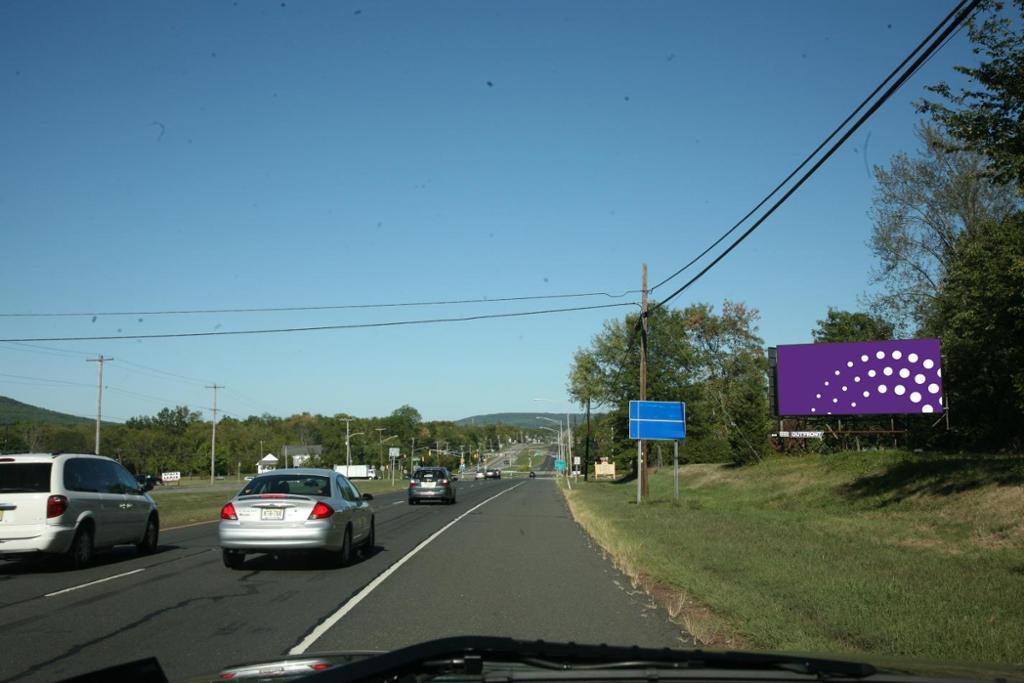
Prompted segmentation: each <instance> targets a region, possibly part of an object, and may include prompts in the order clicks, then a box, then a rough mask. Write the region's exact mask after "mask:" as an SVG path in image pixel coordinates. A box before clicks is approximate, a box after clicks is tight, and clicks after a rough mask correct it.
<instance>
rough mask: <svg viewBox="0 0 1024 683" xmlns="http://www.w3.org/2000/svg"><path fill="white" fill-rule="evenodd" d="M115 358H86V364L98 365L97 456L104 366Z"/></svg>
mask: <svg viewBox="0 0 1024 683" xmlns="http://www.w3.org/2000/svg"><path fill="white" fill-rule="evenodd" d="M109 360H114V359H113V358H104V357H103V354H102V353H101V354H100V355H99V357H97V358H86V359H85V362H86V363H96V369H97V370H98V372H97V378H96V448H95V449H94V450H93V452H94V453H96V455H99V454H100V422H101V420H100V418H101V417H102V415H103V364H104V363H106V362H107V361H109Z"/></svg>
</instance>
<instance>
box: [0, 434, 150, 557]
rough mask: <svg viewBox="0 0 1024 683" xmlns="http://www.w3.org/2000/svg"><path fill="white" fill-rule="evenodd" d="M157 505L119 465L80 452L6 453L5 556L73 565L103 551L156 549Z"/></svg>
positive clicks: (0, 551)
mask: <svg viewBox="0 0 1024 683" xmlns="http://www.w3.org/2000/svg"><path fill="white" fill-rule="evenodd" d="M159 535H160V517H159V514H158V513H157V508H156V503H155V502H153V499H152V498H150V497H149V494H148V493H146V491H144V490H143V488H142V486H141V485H140V484H139V483H138V482H137V481H136V480H135V477H134V476H132V474H131V473H130V472H129V471H128V470H126V469H125V468H124V467H122V466H121V465H120V464H119V463H118V462H117V461H115V460H111V459H110V458H105V457H102V456H96V455H85V454H77V453H54V454H49V453H23V454H18V455H0V559H8V558H11V557H16V556H21V555H34V554H47V555H56V556H63V557H64V558H66V560H67V563H68V564H69V565H70V566H71V567H73V568H76V569H77V568H79V567H83V566H85V565H87V564H89V563H90V562H91V561H92V558H93V555H94V553H95V551H96V549H101V548H110V547H112V546H115V545H123V544H134V545H135V546H136V547H137V548H138V551H139V553H140V554H149V553H152V552H154V551H155V550H156V547H157V541H158V538H159Z"/></svg>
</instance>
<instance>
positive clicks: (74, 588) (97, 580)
mask: <svg viewBox="0 0 1024 683" xmlns="http://www.w3.org/2000/svg"><path fill="white" fill-rule="evenodd" d="M144 571H146V568H145V567H143V568H142V569H133V570H131V571H130V572H124V573H123V574H114V575H113V576H108V577H107V578H105V579H96V580H95V581H90V582H89V583H83V584H81V585H80V586H72V587H71V588H64V589H63V590H59V591H54V592H52V593H47V594H45V595H44V596H43V597H44V598H52V597H53V596H55V595H61V594H62V593H70V592H71V591H76V590H78V589H79V588H88V587H89V586H95V585H96V584H98V583H106V582H107V581H113V580H114V579H120V578H122V577H125V576H131V575H132V574H138V573H139V572H144Z"/></svg>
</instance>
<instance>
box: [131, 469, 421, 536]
mask: <svg viewBox="0 0 1024 683" xmlns="http://www.w3.org/2000/svg"><path fill="white" fill-rule="evenodd" d="M206 483H207V487H208V486H209V480H208V479H207V481H206ZM238 483H239V487H238V488H239V489H240V488H241V483H242V482H238ZM355 485H356V488H357V489H359V492H360V493H371V494H374V495H376V494H379V493H387V492H389V491H398V490H402V489H404V488H405V487H406V482H405V481H404V480H396V481H395V486H394V487H392V486H391V480H390V479H389V480H386V481H384V480H378V481H356V482H355ZM173 488H174V485H173V484H172V485H170V486H167V487H166V488H165V487H158V488H156V489H154V490H153V491H150V495H152V496H153V499H154V500H156V503H157V506H158V507H159V510H160V526H161V527H162V528H164V529H169V528H170V527H175V526H182V525H185V524H196V523H198V522H210V521H214V520H217V519H218V518H219V517H218V516H219V513H220V509H221V507H222V506H223V505H224V503H226V502H228V501H229V500H231V498H232V497H233V496H234V495H235V493H236V490H235V489H230V490H220V491H210V490H203V489H202V487H196V490H195V491H192V490H186V491H182V492H180V493H179V492H174V491H171V489H173ZM183 488H185V487H183Z"/></svg>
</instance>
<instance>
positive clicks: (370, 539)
mask: <svg viewBox="0 0 1024 683" xmlns="http://www.w3.org/2000/svg"><path fill="white" fill-rule="evenodd" d="M376 547H377V525H376V524H375V523H374V518H373V517H371V518H370V533H369V534H368V535H367V536H366V544H365V545H364V546H363V550H365V551H366V552H367V553H370V552H373V549H374V548H376Z"/></svg>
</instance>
